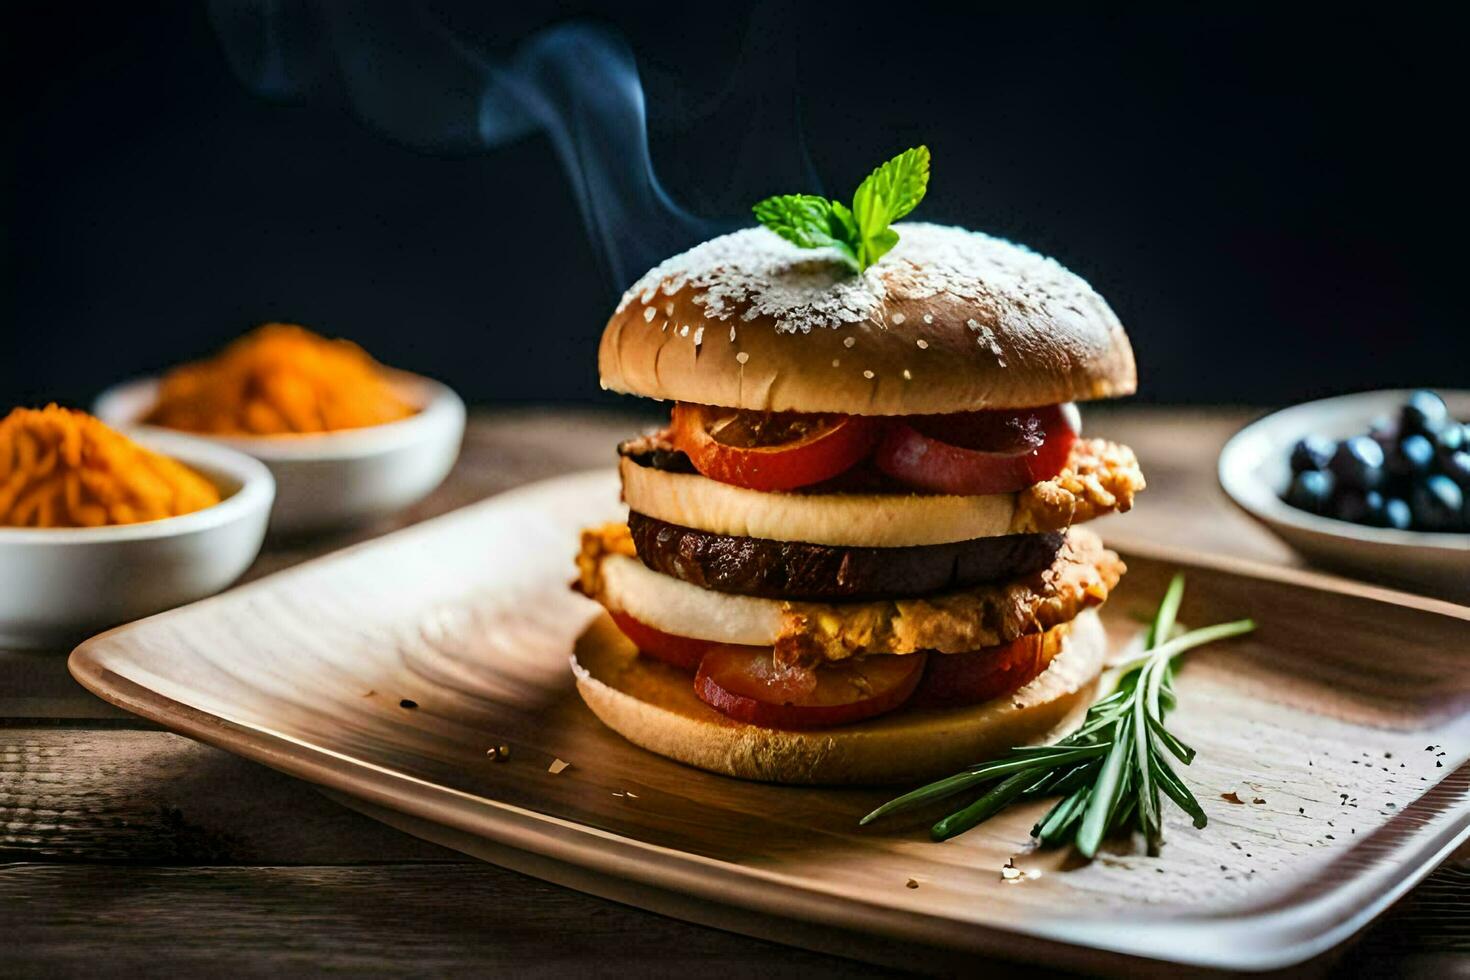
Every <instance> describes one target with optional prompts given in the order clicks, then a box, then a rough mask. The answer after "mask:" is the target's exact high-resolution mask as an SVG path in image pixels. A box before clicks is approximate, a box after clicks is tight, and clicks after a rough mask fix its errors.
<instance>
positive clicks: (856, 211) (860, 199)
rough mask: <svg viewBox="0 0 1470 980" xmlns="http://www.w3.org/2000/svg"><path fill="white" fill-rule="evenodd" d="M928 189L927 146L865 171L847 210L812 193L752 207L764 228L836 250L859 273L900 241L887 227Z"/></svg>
mask: <svg viewBox="0 0 1470 980" xmlns="http://www.w3.org/2000/svg"><path fill="white" fill-rule="evenodd" d="M928 189H929V148H928V147H927V146H917V147H914V148H913V149H910V150H905V151H904V152H902V153H900V154H899V155H898V156H896V157H894V158H893V159H892V160H889V161H888V162H887V163H885V164H883V165H882V166H881V167H879V168H877V169H876V170H874V171H873V172H872V173H871V174H869V175H868V177H867V179H866V180H864V181H863V182H862V184H860V185H859V186H858V189H857V191H856V193H854V194H853V197H852V209H851V210H849V209H848V208H847V207H846V206H845V205H843V204H842V203H841V202H840V201H829V200H828V199H827V198H825V197H818V196H816V195H814V194H782V195H779V196H777V197H768V198H766V199H765V200H764V201H761V202H760V203H759V204H757V205H756V206H755V207H754V208H753V209H752V210H754V212H755V216H756V219H757V220H758V221H760V223H761V224H763V225H765V226H766V227H767V228H769V229H771V230H772V231H774V232H775V233H776V234H778V235H780V236H781V237H782V238H784V239H786V240H787V241H788V242H791V243H792V244H794V245H797V246H799V247H801V248H834V249H836V250H837V251H838V252H839V253H841V255H842V257H843V259H844V260H845V261H846V262H848V264H850V265H851V266H852V267H853V268H854V269H856V270H857V271H859V272H861V271H863V270H864V269H866V268H867V267H868V266H870V265H872V264H873V263H874V262H877V261H878V260H879V259H881V258H882V257H883V256H884V255H886V254H888V252H889V251H891V250H892V249H893V246H895V245H897V244H898V232H896V231H894V230H893V229H892V228H890V227H889V225H891V224H893V222H895V221H897V220H898V219H900V218H902V217H903V216H905V215H906V214H908V213H909V212H910V211H912V210H913V209H914V208H915V207H917V206H918V203H919V202H920V201H922V200H923V199H924V194H925V192H926V191H927V190H928Z"/></svg>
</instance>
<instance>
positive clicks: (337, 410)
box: [144, 323, 414, 435]
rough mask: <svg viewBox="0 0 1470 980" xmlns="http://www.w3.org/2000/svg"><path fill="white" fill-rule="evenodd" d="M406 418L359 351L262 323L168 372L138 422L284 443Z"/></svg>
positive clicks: (404, 406)
mask: <svg viewBox="0 0 1470 980" xmlns="http://www.w3.org/2000/svg"><path fill="white" fill-rule="evenodd" d="M412 414H414V408H413V407H412V406H411V405H409V404H408V403H407V402H405V401H403V399H401V398H399V397H398V395H397V394H396V393H395V392H394V391H393V388H392V386H391V385H389V383H388V380H387V378H386V377H385V376H384V374H383V370H382V368H381V367H380V366H379V365H378V363H377V362H376V361H374V360H373V359H372V358H371V357H369V356H368V355H367V353H366V352H365V351H364V350H363V349H362V348H361V347H358V346H357V345H356V344H354V343H352V342H351V341H347V340H327V339H325V338H322V337H318V336H317V335H316V334H314V333H312V332H311V331H309V330H305V329H303V328H301V327H298V326H293V325H291V324H288V323H267V324H265V325H264V326H262V327H258V328H257V329H255V330H253V331H252V332H250V333H248V334H246V335H245V336H244V337H241V338H240V339H239V340H237V341H235V342H234V343H232V344H230V346H228V347H226V348H225V349H224V351H223V352H221V353H220V354H219V356H217V357H214V358H211V359H209V360H207V361H198V362H196V363H193V364H185V365H183V366H182V367H178V368H175V369H174V370H172V371H170V372H169V373H168V374H167V375H166V376H165V377H164V379H163V384H162V385H161V386H160V388H159V393H158V403H157V404H156V405H155V406H154V407H153V409H152V411H150V412H149V413H148V417H147V418H146V419H145V420H144V421H146V422H148V423H149V424H151V425H161V426H166V427H167V428H170V429H182V430H184V431H186V432H207V433H212V434H215V435H287V434H290V433H303V432H331V431H334V430H336V429H357V428H362V427H363V426H368V425H379V424H381V423H383V422H393V421H396V420H398V419H402V418H407V417H408V416H410V415H412Z"/></svg>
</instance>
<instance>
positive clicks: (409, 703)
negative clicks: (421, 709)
mask: <svg viewBox="0 0 1470 980" xmlns="http://www.w3.org/2000/svg"><path fill="white" fill-rule="evenodd" d="M418 706H419V703H418V702H417V701H413V700H410V699H409V698H402V699H400V700H399V702H398V707H400V708H417V707H418Z"/></svg>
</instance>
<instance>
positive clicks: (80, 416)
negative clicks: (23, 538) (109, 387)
mask: <svg viewBox="0 0 1470 980" xmlns="http://www.w3.org/2000/svg"><path fill="white" fill-rule="evenodd" d="M219 499H220V498H219V491H218V490H216V489H215V487H214V484H212V483H210V482H209V481H208V480H206V479H205V478H204V477H202V476H200V475H199V474H198V473H195V472H194V471H193V470H191V469H189V468H188V467H186V466H184V465H183V464H182V463H179V462H176V461H175V460H172V459H169V458H168V457H166V456H160V455H159V454H158V453H155V452H151V451H150V450H147V449H144V448H143V447H142V446H140V445H138V444H137V443H135V442H133V441H132V440H131V439H128V438H126V437H125V436H123V435H121V434H120V433H118V432H115V431H114V430H112V429H109V428H108V427H107V426H105V425H103V424H102V423H101V422H99V421H97V420H96V419H94V418H93V417H92V416H90V415H88V414H86V413H85V412H74V411H71V410H70V409H65V408H58V407H57V406H55V405H48V406H46V407H45V408H41V409H32V408H17V409H15V410H14V411H13V412H11V413H10V414H9V415H7V416H6V417H5V418H4V420H0V527H101V526H103V525H107V524H136V523H138V522H140V521H156V520H159V519H161V518H164V517H177V516H179V515H180V514H189V513H192V512H194V511H196V510H203V509H204V508H205V507H211V506H213V505H214V504H217V503H219Z"/></svg>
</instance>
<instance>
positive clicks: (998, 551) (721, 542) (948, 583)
mask: <svg viewBox="0 0 1470 980" xmlns="http://www.w3.org/2000/svg"><path fill="white" fill-rule="evenodd" d="M628 529H629V531H630V532H631V533H632V537H633V545H634V547H635V548H636V549H637V551H638V558H639V560H641V561H642V562H643V564H645V565H647V566H648V567H649V568H651V569H653V570H654V571H656V572H662V573H663V574H665V575H671V576H673V577H674V578H677V579H682V580H683V581H685V582H689V583H691V584H693V585H697V586H700V587H701V588H705V589H713V590H714V591H716V592H733V593H736V594H738V595H750V596H759V597H761V598H765V599H807V600H823V599H826V600H831V599H853V600H858V599H896V598H905V597H911V596H920V595H928V594H930V593H933V592H943V591H947V590H952V589H962V588H966V587H969V586H972V585H982V584H985V583H988V582H997V581H1002V580H1006V579H1013V578H1019V577H1021V576H1023V575H1029V574H1031V573H1032V572H1037V571H1040V570H1041V569H1043V568H1046V567H1047V566H1048V565H1050V564H1051V563H1052V561H1053V560H1054V559H1055V558H1056V555H1057V551H1058V550H1059V549H1060V548H1061V546H1062V541H1063V539H1064V538H1065V536H1066V535H1065V533H1064V532H1061V531H1055V532H1050V533H1047V534H1011V535H1006V536H1003V537H996V538H976V539H975V540H973V541H958V542H955V543H954V544H934V545H921V546H917V547H911V548H844V547H835V546H830V545H821V544H806V543H803V542H799V541H768V540H765V539H763V538H745V537H737V536H734V535H728V534H711V533H709V532H708V531H696V530H694V529H693V528H687V527H680V526H679V525H677V524H669V523H666V522H664V521H660V520H657V519H655V518H652V517H648V516H646V515H644V514H639V513H637V512H636V511H635V512H632V513H630V514H629V515H628Z"/></svg>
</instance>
